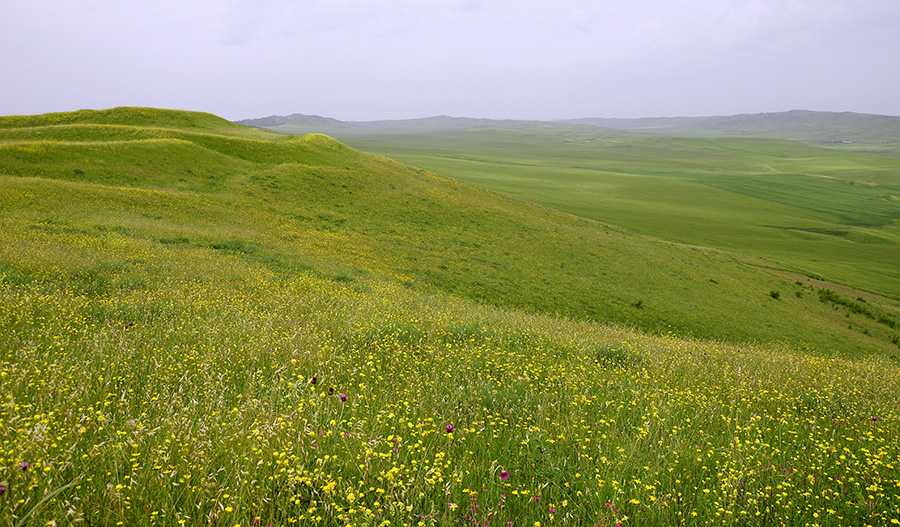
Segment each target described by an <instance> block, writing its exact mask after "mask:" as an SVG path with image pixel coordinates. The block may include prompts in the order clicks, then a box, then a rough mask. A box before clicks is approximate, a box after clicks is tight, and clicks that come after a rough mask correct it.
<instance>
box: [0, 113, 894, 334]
mask: <svg viewBox="0 0 900 527" xmlns="http://www.w3.org/2000/svg"><path fill="white" fill-rule="evenodd" d="M121 111H122V112H125V113H132V112H134V111H135V110H131V109H128V110H121ZM113 113H115V112H113ZM108 118H109V116H103V119H108ZM195 118H203V119H206V117H205V116H193V115H190V114H188V115H182V114H176V115H175V116H169V117H168V118H167V121H169V122H171V121H177V120H192V119H195ZM44 119H49V120H52V117H46V118H44ZM95 120H96V119H87V120H86V122H80V123H77V127H76V128H75V129H74V130H73V128H72V127H73V126H76V123H73V122H72V121H73V119H72V118H70V117H69V116H66V117H62V118H59V119H58V124H51V123H50V122H48V123H47V124H45V126H43V127H38V128H35V127H32V126H28V127H27V128H22V127H17V126H15V122H13V123H10V121H9V120H0V141H2V142H0V174H3V175H4V186H5V188H6V193H7V196H8V198H7V199H6V200H4V205H3V213H4V214H5V215H6V219H5V222H6V227H7V228H6V229H5V231H6V235H7V237H9V236H13V237H16V236H22V237H24V238H25V239H26V240H27V239H28V236H27V233H28V232H30V231H33V230H34V229H50V230H54V229H56V230H61V232H68V231H69V230H74V231H79V230H85V231H87V232H90V233H95V234H97V235H98V236H99V235H101V234H102V235H103V236H114V235H115V233H119V232H126V233H128V234H127V236H130V237H133V238H137V239H141V240H143V241H144V243H147V244H149V245H148V247H159V245H158V244H160V243H165V240H170V239H175V240H187V241H185V242H184V243H183V244H180V245H176V247H181V248H184V249H185V250H187V249H188V248H204V247H219V246H222V247H226V248H229V247H230V248H232V249H233V250H232V251H231V252H232V253H235V254H239V255H241V257H243V258H251V259H256V260H261V261H270V262H272V264H273V265H276V266H279V265H280V266H287V267H296V266H301V267H302V266H310V267H313V268H315V269H319V270H321V271H322V272H325V273H332V274H334V275H339V276H347V277H350V279H354V278H353V277H363V276H366V275H368V274H375V275H376V276H380V277H389V278H391V279H393V280H398V281H401V282H404V283H408V284H410V285H412V286H414V287H417V288H422V289H428V290H439V291H444V292H449V293H454V294H459V295H463V296H466V297H470V298H475V299H479V300H482V301H485V302H489V303H493V304H497V305H504V306H511V307H517V308H525V309H530V310H536V311H540V312H545V313H560V314H564V315H568V316H574V317H578V318H589V319H593V320H602V321H609V322H615V323H618V324H629V325H635V326H637V327H640V328H644V329H647V330H650V331H656V332H664V331H667V330H674V331H677V332H679V333H684V334H691V335H697V336H702V337H709V338H718V339H725V340H732V341H747V340H757V341H787V342H792V343H794V344H797V345H811V346H813V347H815V348H818V349H820V350H821V351H823V352H832V351H842V352H843V351H851V352H852V351H860V350H876V349H879V348H880V349H887V348H889V347H892V345H891V344H890V339H891V338H892V337H893V336H894V335H893V330H892V329H891V328H889V327H887V326H884V325H879V324H875V323H873V322H872V321H871V320H868V319H866V318H865V317H859V318H860V320H858V321H857V322H856V323H851V324H850V327H848V326H847V324H846V323H845V322H844V321H843V320H842V317H841V315H839V314H836V313H834V312H833V311H832V309H831V308H830V307H828V306H827V305H825V304H823V303H821V302H819V301H818V298H817V297H816V295H815V294H807V295H806V296H795V295H794V294H793V293H794V291H795V290H796V291H797V292H798V293H801V295H802V289H803V288H802V287H801V286H797V285H793V284H792V281H791V280H788V279H786V278H783V277H780V276H778V275H775V274H772V273H770V272H767V271H764V270H761V269H760V268H758V267H757V266H756V265H755V264H751V263H749V262H745V261H742V260H740V259H738V258H735V257H733V256H729V255H727V254H722V253H718V252H715V251H709V250H702V249H698V248H693V247H686V246H680V245H676V244H672V243H666V242H660V241H655V240H653V239H649V238H645V237H642V236H636V235H629V234H626V233H624V232H620V231H617V230H615V229H613V228H610V227H608V226H605V225H602V224H597V223H595V222H592V221H589V220H583V219H580V218H576V217H571V216H567V215H565V214H562V213H558V212H555V211H552V210H549V209H544V208H541V207H539V206H535V205H531V204H528V203H523V202H520V201H517V200H514V199H509V198H504V197H501V196H498V195H496V194H492V193H490V192H486V191H483V190H478V189H475V188H472V187H469V186H466V185H464V184H460V183H455V182H453V181H451V180H448V179H444V178H440V177H437V176H434V175H432V174H427V173H425V172H422V171H421V170H417V169H414V168H411V167H407V166H403V165H400V164H397V163H395V162H392V161H389V160H387V159H384V158H377V157H373V156H370V155H366V154H362V153H359V152H357V151H354V150H351V149H349V148H347V147H345V146H344V145H342V144H340V143H337V142H336V141H333V140H331V139H328V138H326V137H325V136H316V135H311V136H306V137H287V136H277V135H272V136H269V137H267V138H264V139H261V138H257V137H252V138H251V137H245V134H246V131H245V130H244V129H242V128H235V129H233V130H231V131H228V130H227V127H225V128H220V127H218V125H217V127H214V128H212V129H211V131H198V130H195V129H193V128H192V127H189V128H181V129H165V128H159V127H141V126H136V127H127V128H125V129H122V128H119V126H122V125H118V124H117V125H97V124H93V123H92V122H91V121H95ZM113 120H115V119H113ZM223 131H224V132H223ZM23 134H25V137H23ZM29 134H30V137H29ZM148 190H152V191H153V193H151V194H147V191H148ZM35 196H41V198H40V199H39V201H37V202H35ZM63 196H66V199H63ZM57 202H61V203H63V205H59V204H58V203H57ZM48 225H49V226H48ZM53 225H57V227H52V226H53ZM33 244H34V242H28V241H26V242H21V243H17V244H15V245H16V249H15V250H11V249H8V250H7V251H4V252H3V253H2V256H3V257H4V258H5V260H2V261H0V264H2V265H4V266H6V267H8V268H13V269H15V271H16V272H18V273H22V274H23V275H29V276H30V275H40V274H41V273H42V272H46V267H44V266H47V265H49V264H50V263H51V262H53V261H55V259H56V258H57V256H58V255H57V254H55V253H48V255H46V256H41V251H43V250H44V249H43V247H45V245H44V243H43V242H42V243H40V244H37V245H35V246H34V247H32V245H33ZM155 244H156V245H155ZM6 247H7V248H11V247H13V245H12V244H7V245H6ZM60 250H61V249H60ZM23 253H28V254H31V255H32V256H31V257H32V260H27V259H26V260H24V261H23V260H22V255H23ZM11 258H14V259H13V260H9V259H11ZM17 262H18V263H17ZM121 265H125V264H124V263H121ZM68 271H69V272H76V271H77V272H99V271H97V270H96V269H93V268H92V266H91V265H86V266H84V268H80V267H79V266H76V268H75V269H69V270H68ZM360 279H361V278H360ZM771 291H779V292H783V293H784V297H783V298H781V299H780V300H774V299H773V298H771V297H770V295H769V293H770V292H771ZM873 309H874V308H873ZM880 315H881V311H879V316H880ZM884 316H893V315H890V314H888V313H885V314H884Z"/></svg>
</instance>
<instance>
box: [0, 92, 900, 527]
mask: <svg viewBox="0 0 900 527" xmlns="http://www.w3.org/2000/svg"><path fill="white" fill-rule="evenodd" d="M452 146H453V145H452V142H451V143H448V147H452ZM719 146H722V145H719ZM766 148H767V149H769V148H770V147H768V146H767V147H766ZM638 151H639V152H644V151H645V149H644V148H639V149H638ZM704 157H707V158H708V157H710V155H709V154H707V155H705V156H703V155H701V156H700V160H698V161H696V162H697V163H700V164H706V163H709V162H711V161H710V160H709V159H707V160H705V161H704V160H703V158H704ZM712 157H713V158H716V156H712ZM692 158H694V156H693V155H692V154H689V153H687V152H686V153H685V154H684V160H683V162H684V163H689V162H691V161H690V159H692ZM716 159H718V161H717V162H721V163H723V164H726V163H728V162H729V159H731V158H730V157H728V156H725V157H724V158H716ZM785 162H792V161H790V160H787V161H785ZM660 164H663V165H664V163H663V162H661V161H660ZM848 213H850V214H857V215H858V214H860V211H858V210H855V209H853V208H852V207H851V209H850V210H849V211H848ZM872 214H875V215H876V216H877V215H878V214H884V212H883V211H878V210H875V211H874V212H872ZM821 221H825V220H821ZM893 306H895V304H894V303H891V302H890V301H888V300H887V299H885V298H882V297H878V296H877V295H873V294H867V295H865V297H863V298H858V294H857V293H854V292H851V291H848V290H846V289H839V288H837V289H831V288H823V287H821V284H819V283H818V282H813V281H811V280H809V279H800V280H798V279H797V278H794V277H788V276H785V275H784V274H783V273H782V272H779V271H775V270H773V269H771V263H769V262H765V261H762V260H760V259H759V258H748V257H746V256H741V255H739V254H737V253H734V252H730V251H723V250H716V249H707V248H701V247H697V246H693V245H689V244H682V243H675V242H672V241H665V240H660V239H658V238H652V237H649V236H645V235H642V234H636V233H633V232H627V231H625V230H623V229H620V228H617V227H612V226H610V225H608V224H604V223H601V222H598V221H596V220H591V219H587V218H584V217H579V216H574V215H571V214H567V213H564V212H560V211H557V210H554V209H551V208H547V207H544V206H540V205H535V204H533V203H530V202H527V201H523V200H520V199H516V198H512V197H506V196H503V195H501V194H497V193H494V192H492V191H488V190H484V189H480V188H477V187H473V186H469V185H467V184H464V183H460V182H457V181H454V180H451V179H448V178H445V177H441V176H438V175H435V174H433V173H429V172H426V171H424V170H422V169H419V168H414V167H411V166H409V165H404V164H401V163H398V162H396V161H392V160H389V159H387V158H384V157H379V156H375V155H372V154H366V153H362V152H360V151H357V150H354V149H352V148H350V147H348V146H345V145H344V144H342V143H340V142H338V141H336V140H334V139H331V138H329V137H326V136H323V135H315V134H314V135H307V136H300V137H297V136H284V135H281V134H275V133H271V132H265V131H260V130H253V129H247V128H243V127H240V126H237V125H233V124H231V123H228V122H226V121H224V120H222V119H219V118H217V117H215V116H212V115H208V114H200V113H191V112H176V111H167V110H153V109H139V108H117V109H113V110H108V111H102V112H75V113H63V114H49V115H44V116H33V117H0V446H2V449H0V525H11V526H15V527H24V526H26V525H33V524H39V525H48V524H49V525H53V524H56V525H63V524H67V525H68V524H84V525H119V524H121V525H133V526H139V527H145V526H173V527H174V526H180V525H198V524H202V525H217V526H219V525H221V526H227V527H231V526H234V525H242V526H247V525H249V526H256V525H271V526H272V527H275V526H278V527H282V526H292V525H317V526H328V527H336V526H347V525H379V526H382V527H386V526H387V525H416V526H418V525H423V526H424V525H429V526H435V525H458V524H475V523H478V524H481V525H485V524H487V525H500V526H508V525H510V524H512V525H514V526H519V525H528V526H535V527H539V526H550V525H556V524H560V523H565V524H573V525H591V524H600V525H616V524H621V525H624V526H630V525H709V524H711V523H715V524H722V525H729V526H732V525H733V526H737V525H779V524H784V525H801V524H807V523H809V524H812V523H819V524H826V525H844V524H870V525H879V526H880V525H886V526H887V525H891V523H890V522H891V520H892V519H896V518H897V517H900V493H898V492H896V489H897V488H898V483H897V482H898V481H900V466H898V464H897V462H896V460H897V459H898V456H900V433H898V431H900V413H898V408H897V404H896V402H897V400H896V394H897V393H900V363H898V359H897V356H898V351H897V346H898V343H900V332H898V330H897V322H898V316H897V314H896V311H894V310H893V309H894V307H893ZM688 335H696V336H701V337H709V338H712V339H716V340H698V339H693V338H685V336H688Z"/></svg>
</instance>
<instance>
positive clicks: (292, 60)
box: [0, 0, 900, 121]
mask: <svg viewBox="0 0 900 527" xmlns="http://www.w3.org/2000/svg"><path fill="white" fill-rule="evenodd" d="M0 15H2V16H0V45H2V46H3V49H5V50H7V53H5V54H4V55H3V56H2V58H0V67H2V70H0V71H3V72H4V75H5V80H6V82H4V83H3V85H2V88H0V94H2V95H3V97H2V98H0V114H2V115H11V114H34V113H46V112H55V111H72V110H78V109H83V108H94V109H102V108H111V107H115V106H150V107H158V108H171V109H184V110H196V111H205V112H211V113H214V114H216V115H220V116H222V117H225V118H227V119H230V120H242V119H251V118H259V117H266V116H271V115H290V114H294V113H302V114H306V115H320V116H324V117H331V118H335V119H339V120H343V121H372V120H386V119H391V120H393V119H411V118H424V117H430V116H437V115H451V116H464V117H473V118H488V119H523V120H525V119H527V120H544V121H547V120H563V119H576V118H590V117H603V118H646V117H705V116H728V115H737V114H756V113H777V112H782V111H788V110H792V109H802V110H811V111H830V112H855V113H867V114H877V115H890V116H898V115H900V98H898V97H896V86H897V85H898V84H900V68H897V67H896V65H897V64H900V2H894V1H889V0H869V1H863V2H859V1H850V0H820V1H817V2H812V1H805V0H788V1H781V0H731V1H712V0H690V1H681V2H674V1H667V0H641V1H635V2H629V3H618V2H604V1H600V2H598V1H589V0H562V1H558V2H549V1H545V0H525V1H512V0H497V1H488V0H435V1H433V2H427V3H422V2H415V1H413V0H366V1H355V2H354V1H350V0H308V1H302V2H291V1H287V0H268V1H265V2H250V1H247V0H197V1H191V2H184V1H181V0H179V1H175V0H161V1H159V2H153V3H147V2H136V1H131V0H125V1H118V2H113V1H109V0H80V1H74V2H71V1H62V0H48V1H46V2H40V3H36V2H14V3H7V4H6V5H4V6H3V7H0Z"/></svg>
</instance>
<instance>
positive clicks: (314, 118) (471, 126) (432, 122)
mask: <svg viewBox="0 0 900 527" xmlns="http://www.w3.org/2000/svg"><path fill="white" fill-rule="evenodd" d="M237 123H238V124H242V125H245V126H253V127H257V128H268V129H270V130H275V131H278V132H283V133H288V134H308V133H323V134H328V135H332V136H334V137H337V138H341V137H358V136H369V135H375V134H377V135H384V134H419V133H439V132H455V131H460V130H489V129H500V130H532V131H557V132H573V133H579V132H580V133H591V134H597V133H603V132H604V130H602V129H601V127H598V126H596V125H593V124H580V123H566V122H561V121H560V122H554V121H529V120H513V119H505V120H498V119H483V118H473V117H450V116H448V115H438V116H434V117H424V118H420V119H396V120H381V121H339V120H337V119H331V118H329V117H321V116H318V115H304V114H300V113H295V114H292V115H286V116H278V115H273V116H270V117H262V118H259V119H244V120H242V121H237ZM606 132H607V133H609V134H617V133H618V132H616V131H614V130H607V131H606Z"/></svg>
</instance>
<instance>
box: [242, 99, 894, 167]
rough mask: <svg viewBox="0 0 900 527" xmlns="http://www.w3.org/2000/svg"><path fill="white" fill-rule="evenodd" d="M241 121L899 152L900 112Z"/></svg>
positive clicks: (279, 126) (298, 130)
mask: <svg viewBox="0 0 900 527" xmlns="http://www.w3.org/2000/svg"><path fill="white" fill-rule="evenodd" d="M238 123H239V124H243V125H246V126H254V127H260V128H268V129H271V130H276V131H279V132H283V133H289V134H303V133H314V132H318V133H324V134H328V135H332V136H334V137H337V138H339V139H340V138H345V137H346V138H349V137H364V136H374V135H400V134H421V133H440V132H451V131H461V130H489V129H498V130H529V131H539V132H564V133H578V134H590V135H622V134H627V135H663V136H680V137H722V136H729V137H730V136H734V137H774V138H779V139H790V140H794V141H800V142H802V143H806V144H811V145H814V146H821V147H826V148H833V149H840V150H845V151H853V152H861V153H870V154H878V155H887V156H892V157H900V117H894V116H887V115H872V114H860V113H852V112H840V113H837V112H815V111H808V110H791V111H788V112H776V113H758V114H740V115H731V116H710V117H647V118H640V119H618V118H601V117H591V118H582V119H568V120H561V121H529V120H496V119H477V118H471V117H449V116H446V115H441V116H435V117H426V118H422V119H404V120H382V121H339V120H336V119H331V118H327V117H319V116H316V115H304V114H292V115H288V116H271V117H264V118H261V119H246V120H243V121H238Z"/></svg>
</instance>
